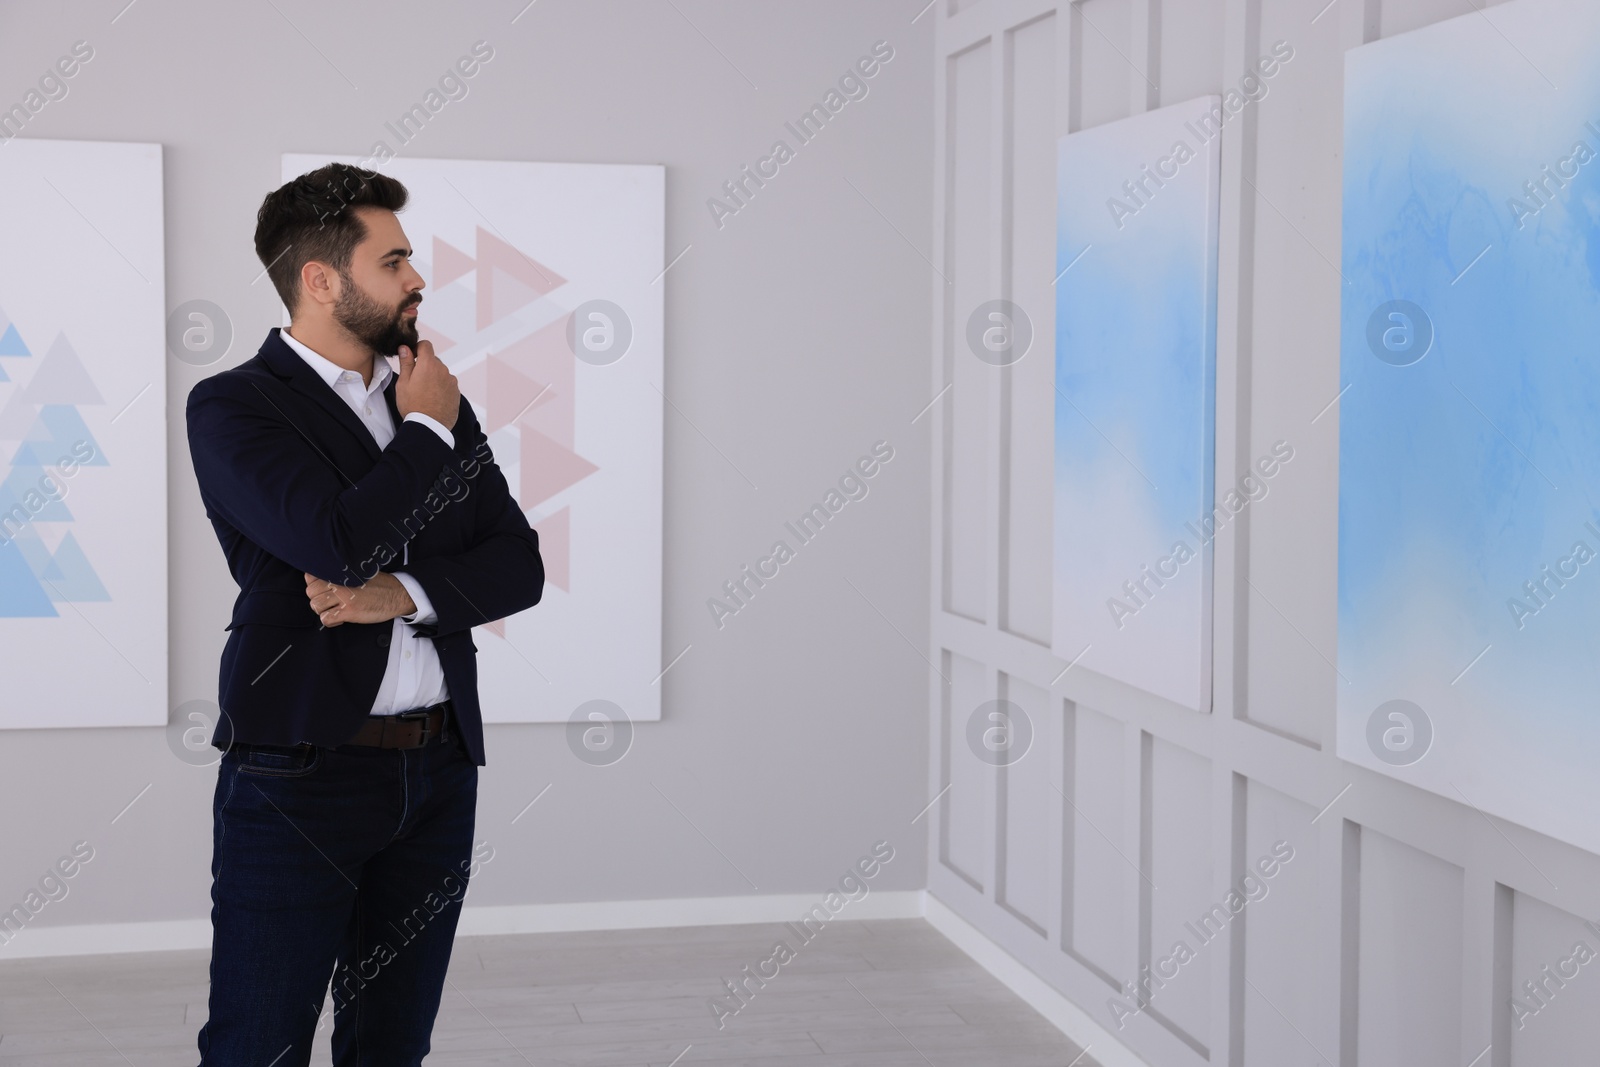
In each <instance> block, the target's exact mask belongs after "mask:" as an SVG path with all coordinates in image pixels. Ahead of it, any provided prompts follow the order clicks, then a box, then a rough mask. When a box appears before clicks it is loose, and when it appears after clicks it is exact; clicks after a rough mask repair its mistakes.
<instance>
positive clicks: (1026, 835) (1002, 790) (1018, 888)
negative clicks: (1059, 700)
mask: <svg viewBox="0 0 1600 1067" xmlns="http://www.w3.org/2000/svg"><path fill="white" fill-rule="evenodd" d="M1000 683H1001V693H1002V695H1003V698H1004V699H1005V700H1008V701H1010V702H1011V703H1012V704H1015V705H1016V706H1017V707H1018V708H1020V709H1021V710H1022V713H1023V714H1024V715H1026V716H1027V721H1028V722H1029V723H1030V730H1031V732H1032V743H1031V744H1030V745H1029V747H1028V749H1027V751H1026V752H1025V753H1024V754H1023V755H1022V756H1021V758H1019V759H1017V760H1016V762H1014V763H1009V764H1006V765H1005V766H1002V767H1000V768H999V795H998V798H997V800H998V811H997V813H996V834H997V835H998V838H999V848H998V849H997V850H996V857H995V861H996V862H995V867H996V870H995V903H997V904H999V905H1000V906H1001V907H1002V908H1005V909H1006V910H1007V911H1008V912H1010V913H1011V914H1012V915H1013V916H1015V917H1016V918H1017V920H1018V921H1020V922H1021V923H1023V924H1024V925H1025V926H1027V927H1028V928H1029V929H1031V930H1033V931H1034V933H1036V934H1038V935H1039V936H1040V937H1048V936H1049V933H1050V902H1051V898H1052V896H1053V894H1054V892H1055V885H1054V883H1053V881H1052V879H1051V868H1053V867H1054V866H1056V864H1057V863H1058V862H1059V859H1058V857H1059V850H1060V847H1061V839H1060V836H1059V834H1060V823H1059V822H1058V821H1057V820H1056V819H1055V818H1054V814H1053V813H1054V811H1055V809H1056V807H1057V806H1058V804H1059V801H1060V799H1061V798H1060V794H1059V793H1057V792H1056V791H1055V789H1053V788H1052V787H1051V785H1050V775H1051V773H1052V770H1051V766H1050V754H1051V752H1052V750H1054V749H1056V748H1057V747H1059V742H1057V741H1056V740H1055V739H1056V738H1057V736H1058V730H1059V729H1060V726H1059V720H1060V718H1061V715H1060V713H1059V712H1058V711H1056V709H1055V708H1053V707H1052V706H1051V705H1052V704H1053V703H1056V701H1055V699H1054V698H1053V697H1051V695H1050V694H1049V692H1047V691H1046V690H1044V689H1041V688H1039V687H1038V686H1036V685H1031V684H1029V683H1028V682H1024V681H1022V680H1021V679H1018V678H1010V677H1007V676H1005V675H1002V676H1001V678H1000ZM1051 835H1056V836H1055V837H1054V839H1052V836H1051Z"/></svg>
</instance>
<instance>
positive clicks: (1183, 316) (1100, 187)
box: [1052, 97, 1226, 712]
mask: <svg viewBox="0 0 1600 1067" xmlns="http://www.w3.org/2000/svg"><path fill="white" fill-rule="evenodd" d="M1224 121H1226V119H1225V117H1224V114H1223V112H1222V111H1221V110H1220V109H1219V99H1218V98H1217V97H1203V98H1201V99H1198V100H1194V101H1190V102H1188V103H1185V104H1177V105H1173V106H1171V107H1166V108H1161V109H1159V110H1156V111H1151V112H1146V113H1145V114H1142V115H1137V116H1134V117H1132V118H1128V119H1123V120H1121V121H1118V122H1112V123H1107V124H1105V125H1103V126H1097V127H1094V128H1092V129H1088V130H1084V131H1081V132H1079V133H1074V134H1069V135H1067V136H1065V137H1063V138H1061V140H1060V142H1059V144H1058V155H1057V234H1056V271H1057V274H1058V279H1057V281H1056V337H1055V354H1056V355H1055V358H1056V397H1055V405H1056V408H1055V535H1054V536H1055V546H1054V558H1055V586H1054V591H1053V621H1054V626H1053V630H1052V634H1053V637H1052V646H1053V650H1054V651H1055V653H1056V654H1057V655H1058V656H1060V657H1062V658H1063V659H1065V660H1068V661H1069V662H1073V663H1075V664H1078V665H1080V666H1082V667H1087V668H1089V669H1091V670H1094V671H1097V672H1099V673H1101V674H1104V675H1107V676H1109V677H1112V678H1115V679H1117V680H1119V681H1123V682H1126V683H1128V684H1130V685H1134V686H1137V687H1139V688H1140V689H1144V690H1146V691H1148V692H1151V693H1154V694H1156V695H1157V696H1160V697H1163V698H1165V699H1167V700H1170V701H1172V702H1174V703H1176V704H1179V705H1182V706H1183V707H1186V708H1192V709H1194V710H1196V711H1201V712H1207V711H1209V710H1210V708H1211V541H1212V538H1213V536H1214V533H1215V525H1216V519H1215V517H1214V514H1213V490H1212V486H1213V466H1214V455H1215V448H1214V443H1213V441H1214V423H1215V408H1216V405H1215V389H1216V386H1215V382H1216V283H1217V209H1218V187H1217V178H1218V161H1219V158H1220V157H1219V154H1218V150H1217V146H1218V140H1219V138H1220V136H1221V129H1222V123H1223V122H1224Z"/></svg>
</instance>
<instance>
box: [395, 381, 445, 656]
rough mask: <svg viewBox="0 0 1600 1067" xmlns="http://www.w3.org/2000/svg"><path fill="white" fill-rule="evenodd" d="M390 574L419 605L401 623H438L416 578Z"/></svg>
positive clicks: (430, 602) (401, 573)
mask: <svg viewBox="0 0 1600 1067" xmlns="http://www.w3.org/2000/svg"><path fill="white" fill-rule="evenodd" d="M413 414H415V412H413ZM423 418H427V416H426V415H424V416H423ZM390 573H391V574H393V575H394V576H395V578H396V579H397V580H398V581H399V582H400V584H401V585H403V586H405V587H406V592H408V593H410V594H411V599H412V600H413V601H414V602H415V603H416V605H417V610H416V611H413V612H412V613H411V614H410V615H401V616H399V619H400V621H401V622H408V623H421V624H423V625H427V624H430V623H435V622H438V621H439V616H438V615H436V614H434V611H433V601H431V600H429V599H428V594H427V593H424V592H423V591H422V586H421V584H420V583H418V581H417V580H416V579H415V578H413V577H411V575H409V574H406V573H405V572H403V571H391V572H390Z"/></svg>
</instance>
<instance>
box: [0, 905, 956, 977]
mask: <svg viewBox="0 0 1600 1067" xmlns="http://www.w3.org/2000/svg"><path fill="white" fill-rule="evenodd" d="M469 895H470V893H469ZM925 896H926V894H925V893H924V892H923V891H922V890H920V889H906V890H879V891H877V892H869V893H868V894H867V895H866V896H864V897H862V898H861V899H860V900H856V901H851V902H850V903H848V904H846V905H845V907H844V909H843V910H842V911H840V912H839V914H838V915H837V916H836V918H838V919H914V918H920V917H921V916H922V902H923V899H924V897H925ZM821 899H822V897H821V893H789V894H783V895H771V896H747V897H681V898H673V899H667V900H601V901H579V902H575V903H568V904H499V905H485V906H474V905H471V904H464V905H462V908H461V919H460V921H459V923H458V924H457V926H456V933H457V934H458V935H459V936H462V937H475V936H480V935H485V934H535V933H553V932H570V931H575V930H638V929H645V928H649V927H657V926H723V925H728V924H733V923H773V922H793V921H796V920H798V919H799V918H800V916H802V915H804V914H805V913H806V912H807V911H808V910H810V908H811V907H812V906H813V905H815V904H816V903H818V902H819V901H820V900H821ZM210 947H211V920H210V919H209V918H207V919H178V920H173V921H170V922H144V923H94V924H87V925H82V926H41V927H33V926H29V927H24V928H23V929H22V930H20V931H18V932H17V933H16V934H15V935H14V936H12V938H11V940H10V941H7V942H0V963H3V962H4V961H6V960H15V959H27V958H37V957H41V956H89V955H102V954H106V953H116V952H160V951H165V950H169V949H196V948H198V949H209V948H210Z"/></svg>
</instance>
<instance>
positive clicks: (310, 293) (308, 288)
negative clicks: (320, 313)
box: [300, 259, 339, 307]
mask: <svg viewBox="0 0 1600 1067" xmlns="http://www.w3.org/2000/svg"><path fill="white" fill-rule="evenodd" d="M338 298H339V276H338V274H337V273H336V272H334V271H331V270H329V269H328V266H327V264H325V263H319V262H317V261H316V260H314V259H310V260H307V261H306V262H305V264H304V265H302V266H301V268H300V306H301V307H305V306H307V302H308V301H309V302H314V303H317V304H332V303H335V302H337V300H338Z"/></svg>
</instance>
